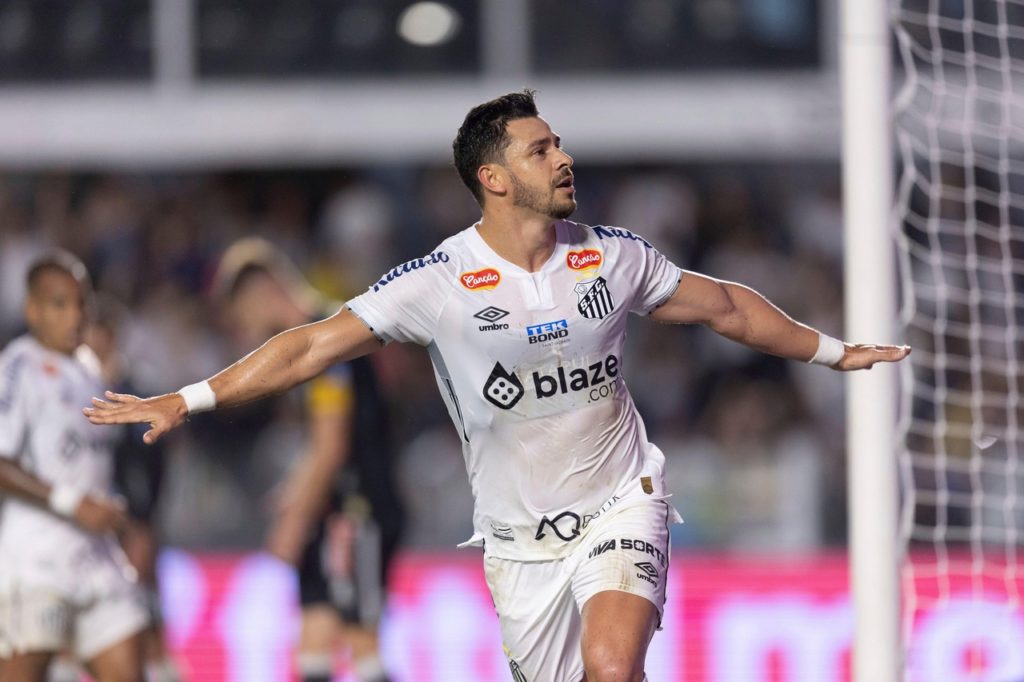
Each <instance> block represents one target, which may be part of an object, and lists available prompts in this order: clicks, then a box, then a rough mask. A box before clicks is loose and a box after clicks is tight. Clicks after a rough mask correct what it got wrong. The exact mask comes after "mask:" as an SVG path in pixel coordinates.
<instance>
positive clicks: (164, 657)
mask: <svg viewBox="0 0 1024 682" xmlns="http://www.w3.org/2000/svg"><path fill="white" fill-rule="evenodd" d="M129 505H130V506H131V502H129ZM121 544H122V546H123V547H124V550H125V554H126V555H127V556H128V560H129V561H130V562H131V564H132V566H134V567H135V570H136V571H137V572H138V574H139V586H140V588H141V590H142V592H143V595H144V598H145V602H146V609H147V610H148V612H149V623H150V624H149V627H147V628H146V630H145V631H144V632H143V633H142V640H141V641H142V651H143V660H144V661H145V668H146V679H147V680H148V682H181V680H182V679H183V676H182V674H181V670H180V669H179V667H178V665H177V663H176V662H175V660H174V658H173V657H172V655H171V653H170V652H169V651H168V650H167V645H166V643H165V642H164V632H163V612H162V609H161V607H160V591H159V587H158V585H157V575H156V558H157V553H158V550H159V544H158V542H157V540H156V533H155V531H154V530H153V527H152V526H151V525H150V524H149V523H148V522H144V521H143V522H137V523H132V524H131V525H130V526H129V527H128V529H127V530H126V532H124V533H123V534H122V538H121Z"/></svg>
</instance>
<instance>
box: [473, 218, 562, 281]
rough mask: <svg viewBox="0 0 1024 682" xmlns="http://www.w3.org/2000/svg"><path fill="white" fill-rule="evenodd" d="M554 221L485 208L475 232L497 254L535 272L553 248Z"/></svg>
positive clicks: (528, 270)
mask: <svg viewBox="0 0 1024 682" xmlns="http://www.w3.org/2000/svg"><path fill="white" fill-rule="evenodd" d="M555 222H557V221H555V220H552V219H551V218H549V217H547V216H538V215H536V214H530V215H522V214H518V215H517V214H516V212H514V211H508V210H487V209H485V210H484V214H483V217H482V218H481V219H480V222H479V224H478V225H477V231H478V232H479V233H480V236H481V237H482V238H483V240H484V242H486V243H487V246H489V247H491V249H492V250H493V251H494V252H495V253H496V254H498V255H499V256H501V257H502V258H504V259H505V260H507V261H508V262H510V263H513V264H515V265H518V266H519V267H521V268H522V269H523V270H526V271H527V272H537V271H538V270H540V268H541V267H542V266H543V265H544V263H546V262H547V260H548V258H550V257H551V253H552V252H553V251H554V250H555Z"/></svg>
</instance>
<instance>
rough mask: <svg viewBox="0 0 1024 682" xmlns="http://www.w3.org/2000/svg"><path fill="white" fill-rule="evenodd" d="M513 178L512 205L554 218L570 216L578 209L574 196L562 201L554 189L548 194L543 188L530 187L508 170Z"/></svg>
mask: <svg viewBox="0 0 1024 682" xmlns="http://www.w3.org/2000/svg"><path fill="white" fill-rule="evenodd" d="M508 175H509V178H510V179H511V180H512V205H513V206H517V207H519V208H525V209H528V210H530V211H533V212H534V213H539V214H541V215H545V216H547V217H549V218H552V219H553V220H561V219H563V218H568V217H569V216H571V215H572V214H573V211H575V210H576V200H575V199H572V198H568V199H565V200H563V201H560V200H559V199H558V197H557V196H556V195H555V193H554V190H553V189H552V191H551V193H550V194H548V195H547V196H545V195H544V192H543V191H542V190H539V189H537V188H536V187H530V186H529V185H527V184H526V183H524V182H523V181H521V180H520V179H519V178H518V177H517V176H516V174H515V173H513V172H512V171H509V172H508Z"/></svg>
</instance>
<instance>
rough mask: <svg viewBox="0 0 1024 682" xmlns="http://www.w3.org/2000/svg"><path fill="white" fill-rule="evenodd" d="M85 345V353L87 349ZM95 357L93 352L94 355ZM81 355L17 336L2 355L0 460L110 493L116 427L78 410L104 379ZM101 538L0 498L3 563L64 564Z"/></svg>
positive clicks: (31, 507)
mask: <svg viewBox="0 0 1024 682" xmlns="http://www.w3.org/2000/svg"><path fill="white" fill-rule="evenodd" d="M85 352H87V351H85V349H83V353H85ZM93 357H94V356H93ZM90 364H95V363H87V362H83V358H82V354H79V355H77V356H75V357H72V356H67V355H63V354H61V353H57V352H54V351H51V350H49V349H47V348H45V347H44V346H42V345H40V344H39V343H38V342H37V341H36V340H35V339H34V338H32V337H31V336H22V337H19V338H17V339H15V340H13V341H11V343H10V344H8V346H7V347H6V348H5V349H4V350H3V352H2V353H0V457H5V458H12V459H15V460H17V462H18V463H19V465H20V466H21V467H22V468H24V469H25V470H26V471H28V472H29V473H31V474H33V475H34V476H37V477H39V478H40V479H42V480H44V481H46V482H47V483H51V484H53V483H63V484H69V485H74V486H75V487H77V488H80V489H84V490H86V491H88V492H95V493H104V494H107V493H109V492H110V488H111V485H112V476H113V461H114V458H113V448H114V445H115V443H116V441H117V438H118V436H119V433H120V432H119V430H118V429H117V428H110V427H104V426H94V425H92V424H90V423H89V421H88V420H87V419H86V418H85V417H84V416H83V415H82V408H83V407H84V406H86V405H88V404H89V399H90V398H91V397H92V396H95V395H100V394H101V393H102V390H103V386H102V383H101V381H100V379H99V377H98V376H97V374H96V372H95V371H94V369H92V368H90ZM95 542H106V540H105V539H102V538H98V537H96V536H91V535H89V534H88V533H86V532H84V531H82V530H80V529H79V528H78V527H77V526H75V525H73V524H72V523H71V522H70V521H68V520H65V519H63V518H60V517H58V516H56V515H54V514H53V513H51V512H49V511H47V510H45V509H40V508H39V507H36V506H34V505H31V504H28V503H26V502H22V501H21V500H18V499H14V498H10V497H0V563H5V562H9V561H14V560H17V562H19V563H24V564H25V565H32V564H33V562H36V561H37V560H40V559H42V560H44V562H45V564H46V565H47V566H57V565H59V564H62V559H61V557H66V558H70V557H72V555H75V554H78V555H85V554H88V549H89V547H90V546H91V545H92V544H93V543H95Z"/></svg>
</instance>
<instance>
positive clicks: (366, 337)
mask: <svg viewBox="0 0 1024 682" xmlns="http://www.w3.org/2000/svg"><path fill="white" fill-rule="evenodd" d="M378 348H380V341H378V340H377V337H376V336H374V334H373V332H372V331H371V330H370V329H369V327H367V326H366V325H365V324H364V323H363V322H362V320H360V319H359V318H358V317H356V316H355V315H353V314H352V312H351V311H350V310H349V309H348V308H342V309H341V310H340V311H339V312H337V313H336V314H334V315H332V316H331V317H329V318H327V319H326V320H323V321H320V322H314V323H313V324H307V325H303V326H301V327H296V328H294V329H289V330H288V331H286V332H282V333H280V334H278V335H277V336H275V337H273V338H272V339H270V340H269V341H267V342H266V343H265V344H263V345H262V346H260V347H259V348H258V349H256V350H255V351H253V352H252V353H250V354H249V355H247V356H245V357H244V358H242V359H241V360H239V361H238V362H236V363H235V364H233V365H231V366H230V367H228V368H227V369H224V370H222V371H221V372H219V373H217V374H216V375H214V376H213V377H212V378H210V379H209V380H208V383H209V388H210V389H212V391H213V396H214V397H215V399H216V406H217V407H233V406H235V405H241V404H243V403H247V402H250V401H253V400H257V399H259V398H263V397H266V396H269V395H273V394H275V393H281V392H282V391H286V390H288V389H289V388H291V387H292V386H295V385H297V384H300V383H302V382H304V381H307V380H309V379H312V378H313V377H315V376H316V375H317V374H319V373H320V372H322V371H324V370H325V369H326V368H327V367H328V366H330V365H331V364H333V363H335V362H338V361H341V360H351V359H353V358H357V357H359V356H360V355H366V354H367V353H370V352H373V351H374V350H376V349H378ZM106 398H107V399H106V400H100V399H99V398H93V400H92V403H93V406H92V407H87V408H85V409H84V410H83V412H84V413H85V415H86V416H87V417H88V418H89V421H91V422H92V423H93V424H136V423H148V424H149V425H150V427H151V428H150V429H149V431H147V432H146V434H145V436H143V440H144V441H145V442H146V443H154V442H156V440H157V439H158V438H160V437H161V436H162V435H163V434H165V433H167V432H168V431H170V430H171V429H173V428H175V427H177V426H180V425H181V423H182V422H184V421H185V419H186V418H187V417H188V408H187V407H186V404H185V400H184V399H183V398H182V396H181V394H180V393H168V394H165V395H161V396H156V397H153V398H146V399H140V398H136V397H135V396H130V395H121V394H115V393H110V392H107V393H106Z"/></svg>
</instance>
